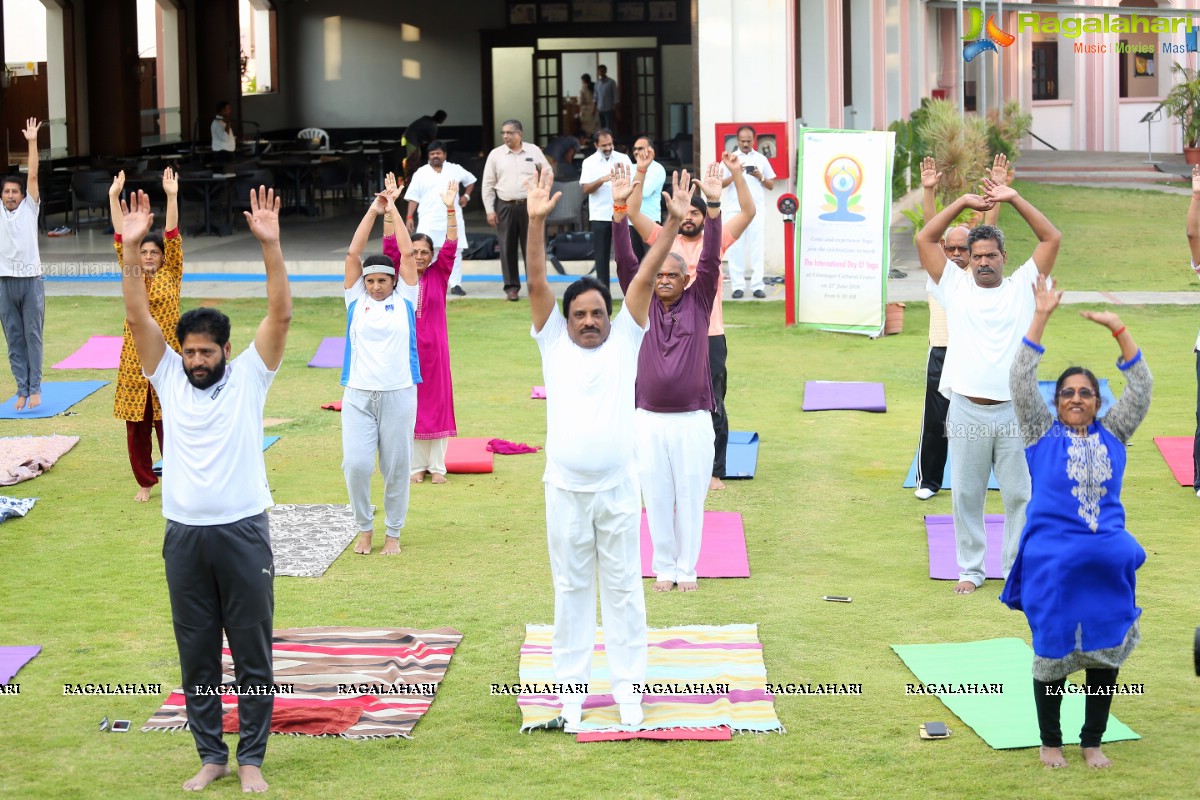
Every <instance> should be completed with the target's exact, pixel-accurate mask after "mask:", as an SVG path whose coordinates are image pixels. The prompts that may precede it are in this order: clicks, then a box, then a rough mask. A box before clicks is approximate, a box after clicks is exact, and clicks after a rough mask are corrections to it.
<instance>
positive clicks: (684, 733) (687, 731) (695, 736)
mask: <svg viewBox="0 0 1200 800" xmlns="http://www.w3.org/2000/svg"><path fill="white" fill-rule="evenodd" d="M732 738H733V733H732V732H731V731H730V730H729V728H724V727H722V728H698V729H696V728H663V729H662V730H657V731H587V732H585V733H580V734H576V736H575V741H577V742H624V741H628V740H630V739H661V740H663V741H680V740H684V739H690V740H698V741H706V742H724V741H728V740H729V739H732Z"/></svg>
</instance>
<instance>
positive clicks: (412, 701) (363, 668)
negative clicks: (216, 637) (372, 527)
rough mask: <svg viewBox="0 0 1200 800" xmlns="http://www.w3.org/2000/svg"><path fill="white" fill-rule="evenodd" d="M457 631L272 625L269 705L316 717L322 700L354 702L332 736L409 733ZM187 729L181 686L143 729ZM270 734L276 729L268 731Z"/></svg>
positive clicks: (231, 699) (228, 699)
mask: <svg viewBox="0 0 1200 800" xmlns="http://www.w3.org/2000/svg"><path fill="white" fill-rule="evenodd" d="M461 641H462V634H461V633H459V632H458V631H456V630H454V629H453V628H437V629H436V630H428V631H421V630H414V629H412V628H333V627H329V628H287V629H284V630H278V631H275V637H274V643H273V644H272V653H273V658H274V667H275V686H276V694H275V708H276V709H277V710H280V709H289V708H294V709H301V708H303V709H304V710H305V713H306V714H307V715H308V716H310V717H312V716H314V715H315V716H316V717H319V716H320V708H321V707H322V706H324V707H326V708H329V709H331V711H330V713H329V716H330V717H331V718H332V717H333V716H335V712H334V711H333V709H338V708H346V707H356V708H360V709H361V710H362V714H361V716H359V718H358V721H357V722H356V723H355V724H354V725H352V726H350V727H349V728H347V729H346V730H345V731H344V732H343V733H340V734H337V735H339V736H342V737H345V738H347V739H374V738H384V737H388V736H403V737H405V738H409V736H410V734H411V732H412V729H413V726H414V725H416V724H417V720H419V719H420V718H421V715H422V714H424V713H425V712H426V711H428V710H429V707H430V706H431V705H432V704H433V701H434V698H435V697H436V696H437V690H438V687H439V686H440V685H441V682H442V678H443V676H445V674H446V669H447V668H448V667H449V666H450V658H451V657H452V656H453V655H454V648H455V647H457V646H458V643H459V642H461ZM221 661H222V666H223V668H224V673H225V681H224V683H225V685H226V686H231V685H232V684H233V681H234V677H233V659H232V657H231V656H230V654H229V646H228V644H226V645H225V648H224V650H223V651H222V656H221ZM222 705H223V712H226V713H227V712H229V711H230V710H233V709H236V708H237V698H236V696H234V695H232V694H226V695H224V696H223V697H222ZM186 728H187V711H186V709H185V708H184V697H183V690H182V689H176V690H175V691H174V692H172V693H171V696H170V697H168V698H167V701H166V702H165V703H163V704H162V706H161V707H160V708H159V709H158V711H156V712H154V714H153V715H152V716H151V717H150V719H149V720H148V721H147V722H146V724H145V725H144V726H142V730H143V731H177V730H184V729H186ZM272 732H273V733H280V732H283V731H277V730H275V726H274V725H272Z"/></svg>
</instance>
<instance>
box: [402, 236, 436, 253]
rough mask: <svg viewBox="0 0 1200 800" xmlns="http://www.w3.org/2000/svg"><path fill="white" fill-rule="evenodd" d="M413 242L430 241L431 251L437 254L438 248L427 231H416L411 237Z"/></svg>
mask: <svg viewBox="0 0 1200 800" xmlns="http://www.w3.org/2000/svg"><path fill="white" fill-rule="evenodd" d="M409 238H410V240H411V241H412V243H413V244H416V243H417V242H429V252H431V253H433V254H434V255H437V249H436V248H435V247H434V246H433V239H432V238H430V236H429V234H427V233H414V234H413V235H412V236H411V237H409Z"/></svg>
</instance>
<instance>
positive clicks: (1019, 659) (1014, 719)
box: [892, 639, 1142, 750]
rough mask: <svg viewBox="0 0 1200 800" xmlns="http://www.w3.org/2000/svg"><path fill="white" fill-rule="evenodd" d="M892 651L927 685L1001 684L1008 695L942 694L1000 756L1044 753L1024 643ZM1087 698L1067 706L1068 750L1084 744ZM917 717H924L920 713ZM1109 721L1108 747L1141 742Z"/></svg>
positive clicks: (1071, 699)
mask: <svg viewBox="0 0 1200 800" xmlns="http://www.w3.org/2000/svg"><path fill="white" fill-rule="evenodd" d="M892 650H894V651H896V655H898V656H900V659H901V660H902V661H903V662H904V665H905V666H906V667H908V668H909V669H910V670H912V673H913V674H914V675H916V676H917V680H918V681H920V682H921V683H922V684H925V685H929V684H949V686H946V687H944V688H955V689H956V688H958V687H959V685H960V684H967V685H976V684H986V685H991V684H1000V685H1001V686H1002V688H1003V693H1002V694H951V693H949V692H943V693H940V694H937V697H938V699H939V700H941V701H942V703H944V704H945V706H946V708H948V709H950V711H951V712H952V713H954V714H955V715H956V716H957V717H958V718H959V719H961V720H962V721H963V722H964V723H965V724H967V725H968V726H970V728H971V729H972V730H973V731H975V733H976V734H978V735H979V738H981V739H983V740H984V741H985V742H987V743H988V744H989V745H990V746H991V747H993V748H995V749H996V750H1008V749H1011V748H1016V747H1038V746H1040V745H1041V739H1040V737H1039V736H1038V724H1037V709H1036V708H1035V707H1034V704H1033V650H1032V649H1030V647H1029V645H1027V644H1025V642H1024V641H1022V640H1021V639H986V640H984V641H981V642H957V643H948V644H894V645H892ZM1083 700H1084V698H1083V695H1082V694H1066V695H1064V696H1063V702H1062V733H1063V744H1079V729H1080V728H1081V727H1082V726H1083ZM913 713H914V714H916V713H922V714H926V713H927V712H919V711H918V710H916V709H914V711H913ZM1140 738H1142V737H1140V736H1138V735H1137V734H1136V733H1134V732H1133V731H1132V730H1130V729H1129V728H1128V727H1127V726H1126V725H1125V724H1123V723H1122V722H1120V721H1119V720H1118V719H1117V718H1116V717H1114V716H1112V715H1109V718H1108V730H1107V731H1105V733H1104V739H1103V741H1105V742H1120V741H1124V740H1127V739H1140Z"/></svg>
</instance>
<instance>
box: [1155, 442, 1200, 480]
mask: <svg viewBox="0 0 1200 800" xmlns="http://www.w3.org/2000/svg"><path fill="white" fill-rule="evenodd" d="M1195 441H1196V440H1195V439H1194V438H1193V437H1191V436H1155V437H1154V444H1155V445H1156V446H1157V447H1158V452H1160V453H1162V457H1163V458H1164V459H1166V462H1167V466H1168V467H1170V468H1171V474H1172V475H1174V476H1175V480H1177V481H1179V485H1180V486H1192V485H1193V484H1192V479H1193V478H1194V477H1195V476H1194V475H1193V474H1192V470H1193V469H1194V466H1193V464H1192V446H1193V445H1194V443H1195Z"/></svg>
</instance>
